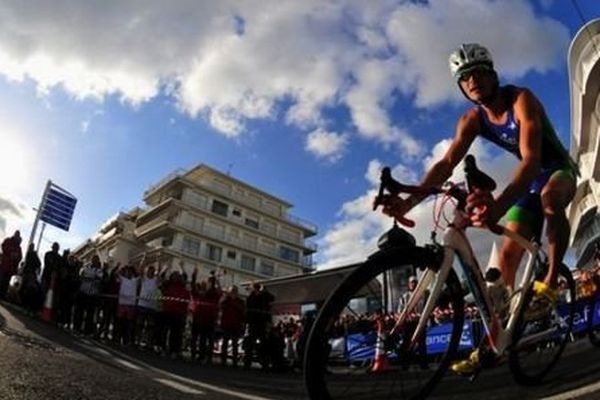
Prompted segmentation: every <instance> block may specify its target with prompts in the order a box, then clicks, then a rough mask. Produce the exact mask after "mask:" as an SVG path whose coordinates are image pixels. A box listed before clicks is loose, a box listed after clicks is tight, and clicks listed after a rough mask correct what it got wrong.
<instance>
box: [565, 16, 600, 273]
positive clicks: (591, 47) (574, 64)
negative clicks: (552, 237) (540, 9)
mask: <svg viewBox="0 0 600 400" xmlns="http://www.w3.org/2000/svg"><path fill="white" fill-rule="evenodd" d="M568 62H569V84H570V92H571V156H572V157H573V159H574V160H575V161H576V162H577V164H578V165H579V169H580V172H581V177H580V179H579V180H578V183H577V191H576V193H575V197H574V199H573V202H572V203H571V207H570V209H569V215H568V216H569V220H570V222H571V237H570V243H571V245H572V247H573V248H574V250H575V256H576V258H577V265H576V266H577V267H578V268H588V267H590V266H591V265H592V264H593V263H594V257H593V256H594V249H595V246H596V243H599V242H600V216H598V215H597V211H598V204H600V19H595V20H593V21H590V22H589V23H587V24H586V25H585V26H584V27H583V28H581V29H580V30H579V32H578V33H577V35H575V38H574V39H573V41H572V42H571V47H570V49H569V56H568Z"/></svg>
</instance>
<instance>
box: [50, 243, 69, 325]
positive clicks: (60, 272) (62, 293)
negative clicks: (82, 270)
mask: <svg viewBox="0 0 600 400" xmlns="http://www.w3.org/2000/svg"><path fill="white" fill-rule="evenodd" d="M70 254H71V251H70V250H69V249H66V250H64V251H63V254H62V257H61V258H60V262H59V263H58V266H57V268H56V271H55V277H56V278H55V279H56V281H55V286H56V288H55V293H56V297H55V299H54V303H55V304H56V322H57V323H58V324H59V325H65V324H68V322H69V320H68V319H67V318H70V313H66V311H65V303H67V300H68V298H69V297H70V296H71V294H70V293H69V290H70V285H69V283H68V281H67V276H68V273H69V256H70ZM66 314H69V315H66Z"/></svg>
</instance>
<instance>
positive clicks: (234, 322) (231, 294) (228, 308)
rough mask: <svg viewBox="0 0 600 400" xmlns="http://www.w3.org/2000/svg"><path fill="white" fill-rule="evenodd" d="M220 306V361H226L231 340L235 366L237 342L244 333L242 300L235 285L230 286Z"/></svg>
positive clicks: (234, 364)
mask: <svg viewBox="0 0 600 400" xmlns="http://www.w3.org/2000/svg"><path fill="white" fill-rule="evenodd" d="M220 308H221V331H222V332H223V341H222V342H221V363H222V364H225V363H226V362H227V354H228V348H229V343H230V342H231V350H232V351H231V353H232V363H233V366H234V367H236V366H237V363H238V343H239V340H240V337H241V336H242V335H243V334H244V312H245V305H244V300H242V299H241V298H240V297H239V296H238V288H237V286H235V285H234V286H231V287H230V288H229V290H228V291H227V293H226V295H225V296H223V298H222V299H221V302H220Z"/></svg>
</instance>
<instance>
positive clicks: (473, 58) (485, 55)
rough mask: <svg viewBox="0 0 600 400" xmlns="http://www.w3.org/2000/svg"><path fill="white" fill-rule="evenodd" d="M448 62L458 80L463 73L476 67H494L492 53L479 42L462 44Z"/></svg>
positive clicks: (491, 68)
mask: <svg viewBox="0 0 600 400" xmlns="http://www.w3.org/2000/svg"><path fill="white" fill-rule="evenodd" d="M448 63H449V65H450V72H452V76H453V77H454V78H455V79H456V80H458V79H460V76H461V74H463V73H464V72H468V71H470V70H472V69H474V68H478V67H481V66H483V67H486V68H489V69H490V70H493V69H494V61H493V60H492V55H491V54H490V52H489V51H488V49H486V48H485V47H483V46H482V45H480V44H478V43H467V44H463V45H461V46H460V48H458V49H456V50H454V51H453V52H452V53H451V54H450V57H449V59H448Z"/></svg>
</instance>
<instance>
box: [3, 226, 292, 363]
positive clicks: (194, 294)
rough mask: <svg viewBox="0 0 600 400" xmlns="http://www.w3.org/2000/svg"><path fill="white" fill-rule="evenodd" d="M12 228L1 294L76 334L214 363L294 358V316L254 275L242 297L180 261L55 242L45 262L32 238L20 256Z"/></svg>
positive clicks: (233, 288) (18, 241)
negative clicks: (80, 249) (130, 261)
mask: <svg viewBox="0 0 600 400" xmlns="http://www.w3.org/2000/svg"><path fill="white" fill-rule="evenodd" d="M20 246H21V238H20V235H19V233H18V232H16V233H15V234H14V235H13V236H12V237H8V238H6V239H4V241H3V242H2V258H1V259H0V298H1V299H3V300H9V301H11V302H14V303H18V304H20V305H21V306H23V307H24V308H25V310H27V312H29V313H30V314H31V315H40V316H41V317H42V318H44V319H46V320H49V321H50V322H52V323H55V324H57V325H58V326H60V327H62V328H63V329H65V330H69V331H72V332H73V333H74V334H75V335H84V336H89V337H91V338H94V339H97V340H107V341H111V342H114V343H115V344H118V345H121V346H131V347H136V348H139V349H144V350H151V351H154V352H156V353H158V354H161V355H164V356H170V357H172V358H190V359H191V360H193V361H195V362H198V363H204V364H210V363H212V362H213V361H214V360H215V359H216V360H219V361H220V362H221V363H222V364H229V365H233V366H237V365H239V364H242V365H243V366H244V367H246V368H250V367H251V366H252V365H253V363H256V362H258V364H259V365H260V366H261V367H262V368H263V369H272V370H283V369H287V368H289V367H290V366H293V364H294V363H296V362H297V360H298V357H297V356H296V354H298V353H297V349H296V347H297V343H298V342H299V341H300V342H301V335H302V332H303V329H302V321H301V320H300V319H299V318H297V317H296V318H294V317H288V318H287V319H285V320H279V321H277V322H276V323H274V322H273V317H272V313H271V305H272V303H273V301H274V300H275V299H274V297H273V295H272V294H271V293H269V292H268V291H267V290H266V289H265V288H264V287H263V286H262V285H261V284H259V283H253V284H252V286H251V288H250V289H251V290H250V293H249V294H248V295H247V296H246V297H245V298H243V297H242V296H241V295H240V293H239V288H238V287H237V286H235V285H233V286H231V287H229V288H226V289H222V288H221V285H220V283H219V278H218V276H217V274H215V273H214V271H212V272H211V274H210V276H208V277H207V278H206V279H200V277H199V274H198V270H197V269H195V270H194V271H193V273H192V274H191V276H187V274H186V273H185V272H184V270H183V266H182V265H178V266H171V265H168V266H157V265H155V264H150V263H146V262H145V257H143V258H142V260H141V262H139V264H138V265H119V264H118V263H116V264H115V265H112V264H111V263H107V262H104V263H103V262H102V261H101V259H100V257H99V256H98V255H95V256H93V257H92V259H91V262H89V263H85V264H84V263H82V262H81V261H80V260H78V259H76V258H75V257H74V256H72V255H71V254H70V253H69V250H64V251H63V252H62V254H61V253H60V246H59V244H58V243H54V244H53V245H52V248H51V250H50V251H48V252H47V253H45V255H44V257H43V261H44V262H43V264H42V262H41V260H40V257H39V256H38V254H37V252H36V250H35V248H34V246H33V245H30V246H29V248H28V249H27V253H26V254H25V258H24V260H22V258H23V257H22V254H21V247H20Z"/></svg>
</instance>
